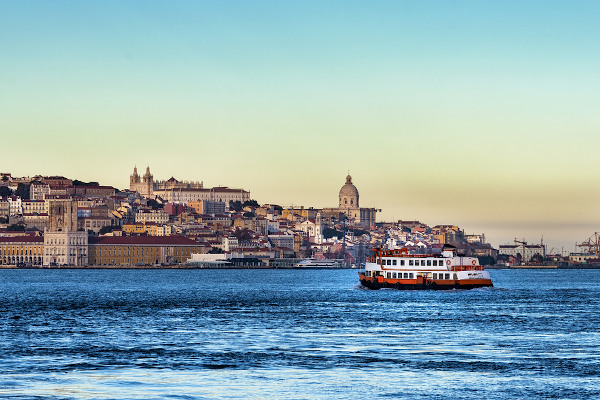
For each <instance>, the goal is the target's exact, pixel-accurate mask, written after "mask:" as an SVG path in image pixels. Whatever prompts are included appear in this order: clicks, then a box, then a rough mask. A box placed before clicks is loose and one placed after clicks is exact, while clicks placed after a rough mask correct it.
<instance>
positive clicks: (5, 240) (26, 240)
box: [0, 236, 44, 243]
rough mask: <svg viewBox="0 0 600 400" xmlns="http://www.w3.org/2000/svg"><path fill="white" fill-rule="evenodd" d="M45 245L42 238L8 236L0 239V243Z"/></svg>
mask: <svg viewBox="0 0 600 400" xmlns="http://www.w3.org/2000/svg"><path fill="white" fill-rule="evenodd" d="M31 242H36V243H44V238H43V237H42V236H7V237H0V243H31Z"/></svg>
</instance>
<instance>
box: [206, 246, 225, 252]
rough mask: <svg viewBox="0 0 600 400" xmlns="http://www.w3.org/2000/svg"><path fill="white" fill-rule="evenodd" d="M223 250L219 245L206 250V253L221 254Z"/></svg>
mask: <svg viewBox="0 0 600 400" xmlns="http://www.w3.org/2000/svg"><path fill="white" fill-rule="evenodd" d="M223 253H224V251H223V249H221V248H219V247H213V248H212V249H210V251H209V252H208V254H223Z"/></svg>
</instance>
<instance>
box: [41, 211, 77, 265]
mask: <svg viewBox="0 0 600 400" xmlns="http://www.w3.org/2000/svg"><path fill="white" fill-rule="evenodd" d="M48 211H49V213H48V226H49V227H48V229H47V230H46V231H44V258H43V265H44V266H61V265H74V266H78V265H82V266H83V265H87V264H88V234H87V232H86V231H78V230H77V201H75V200H71V199H60V200H50V201H49V204H48Z"/></svg>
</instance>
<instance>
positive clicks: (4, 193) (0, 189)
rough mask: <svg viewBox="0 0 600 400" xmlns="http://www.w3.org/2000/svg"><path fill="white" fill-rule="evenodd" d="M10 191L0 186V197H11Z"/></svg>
mask: <svg viewBox="0 0 600 400" xmlns="http://www.w3.org/2000/svg"><path fill="white" fill-rule="evenodd" d="M11 195H12V190H10V188H9V187H7V186H0V197H6V196H11Z"/></svg>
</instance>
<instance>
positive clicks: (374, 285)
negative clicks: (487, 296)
mask: <svg viewBox="0 0 600 400" xmlns="http://www.w3.org/2000/svg"><path fill="white" fill-rule="evenodd" d="M359 277H360V284H361V285H362V286H363V287H365V288H368V289H372V290H378V289H386V288H387V289H397V290H452V289H461V290H468V289H476V288H481V287H493V286H494V285H493V284H492V281H491V280H489V279H463V280H456V281H455V280H440V281H434V280H422V279H412V280H387V279H383V280H375V279H372V278H371V279H369V278H368V277H365V276H364V275H362V274H360V275H359Z"/></svg>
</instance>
